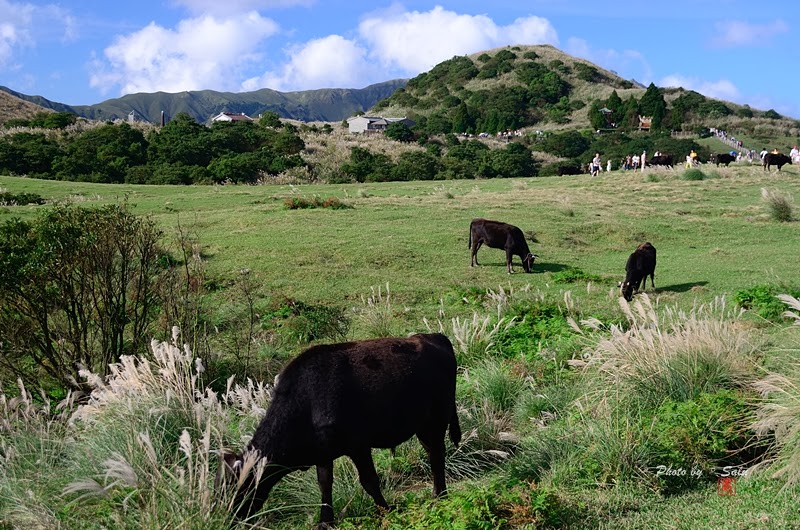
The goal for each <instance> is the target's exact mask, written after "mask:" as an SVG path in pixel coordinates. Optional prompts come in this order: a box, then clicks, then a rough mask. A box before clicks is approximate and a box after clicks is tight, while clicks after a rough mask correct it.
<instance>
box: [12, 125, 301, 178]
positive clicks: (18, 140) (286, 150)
mask: <svg viewBox="0 0 800 530" xmlns="http://www.w3.org/2000/svg"><path fill="white" fill-rule="evenodd" d="M304 148H305V144H304V142H303V140H302V139H301V138H300V136H299V134H298V130H297V128H296V127H294V126H292V125H290V124H285V125H284V124H283V123H281V122H280V120H278V119H277V118H276V117H275V116H274V115H271V114H267V115H265V118H264V119H262V120H261V121H260V122H259V123H258V124H254V123H214V124H213V125H212V126H211V127H206V126H204V125H201V124H199V123H197V122H196V121H194V120H193V119H192V118H191V117H190V116H189V115H187V114H179V115H178V116H176V117H175V119H173V120H171V121H170V122H169V123H167V124H166V125H165V126H164V127H163V128H161V129H157V130H153V131H151V132H150V133H148V134H144V133H143V132H142V131H141V130H138V129H135V128H133V127H131V126H130V125H128V124H127V123H121V124H112V123H106V124H104V125H101V126H99V127H96V128H89V129H88V130H85V131H81V132H78V133H75V134H67V133H63V134H60V135H58V134H45V133H43V132H28V131H21V132H12V133H11V134H8V135H6V136H4V137H2V138H0V171H2V172H5V173H9V174H12V175H29V176H34V177H39V178H46V179H59V180H78V181H89V182H108V183H113V182H128V183H134V184H201V183H210V182H242V183H246V182H255V181H257V180H258V179H259V178H261V177H262V176H263V175H276V174H278V173H280V172H282V171H285V170H287V169H289V168H294V167H300V166H303V165H305V162H304V161H303V159H302V158H301V157H300V156H299V153H300V152H301V151H302V150H303V149H304Z"/></svg>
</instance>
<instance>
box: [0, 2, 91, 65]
mask: <svg viewBox="0 0 800 530" xmlns="http://www.w3.org/2000/svg"><path fill="white" fill-rule="evenodd" d="M76 34H77V27H76V25H75V19H74V18H73V17H71V16H70V15H69V14H68V12H67V11H65V10H64V9H62V8H61V7H58V6H56V5H54V4H47V5H34V4H29V3H20V2H9V1H7V0H0V68H4V67H7V66H13V67H15V68H16V67H18V65H13V64H12V63H13V60H14V58H15V56H17V55H18V54H19V52H20V51H21V50H22V49H23V48H29V47H33V46H35V45H36V43H37V41H38V40H40V39H48V38H50V36H51V35H60V36H59V38H60V39H62V40H72V39H73V38H75V36H76Z"/></svg>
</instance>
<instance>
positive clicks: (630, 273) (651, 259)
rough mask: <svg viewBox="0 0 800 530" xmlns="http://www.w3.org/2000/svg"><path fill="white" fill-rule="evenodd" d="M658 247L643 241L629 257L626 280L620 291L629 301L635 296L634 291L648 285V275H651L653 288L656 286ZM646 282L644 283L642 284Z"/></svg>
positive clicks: (626, 265) (626, 264)
mask: <svg viewBox="0 0 800 530" xmlns="http://www.w3.org/2000/svg"><path fill="white" fill-rule="evenodd" d="M655 275H656V247H654V246H653V245H651V244H650V243H649V242H648V243H642V244H641V245H639V246H638V247H637V248H636V250H634V251H633V253H632V254H631V255H630V256H629V257H628V261H627V263H625V281H623V282H622V283H621V284H620V292H621V294H622V296H623V297H624V298H625V300H627V301H628V302H630V301H631V299H632V298H633V293H634V291H638V290H639V286H640V285H641V287H642V289H644V288H645V287H646V286H647V277H648V276H650V283H651V284H652V285H653V289H655V288H656V282H655ZM642 282H644V284H642Z"/></svg>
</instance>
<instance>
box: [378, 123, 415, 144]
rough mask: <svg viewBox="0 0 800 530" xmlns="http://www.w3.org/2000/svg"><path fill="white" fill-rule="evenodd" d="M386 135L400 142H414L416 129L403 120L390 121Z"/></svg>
mask: <svg viewBox="0 0 800 530" xmlns="http://www.w3.org/2000/svg"><path fill="white" fill-rule="evenodd" d="M383 134H384V136H386V137H387V138H391V139H392V140H395V141H398V142H413V141H414V131H412V130H411V128H410V127H409V126H408V125H406V124H405V123H403V122H399V121H396V122H394V123H390V124H389V125H388V126H387V127H386V131H384V133H383Z"/></svg>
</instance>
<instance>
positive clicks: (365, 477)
mask: <svg viewBox="0 0 800 530" xmlns="http://www.w3.org/2000/svg"><path fill="white" fill-rule="evenodd" d="M350 460H352V461H353V463H354V464H355V465H356V469H357V470H358V480H359V482H361V486H362V487H363V488H364V491H366V492H367V493H368V494H369V496H370V497H372V499H373V500H374V501H375V504H377V505H378V506H380V507H381V508H385V509H387V510H388V509H389V504H387V502H386V499H384V498H383V494H382V493H381V482H380V479H379V478H378V473H377V472H376V471H375V463H374V462H373V461H372V451H371V449H370V448H366V449H364V450H360V451H356V452H353V453H352V454H351V455H350Z"/></svg>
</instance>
